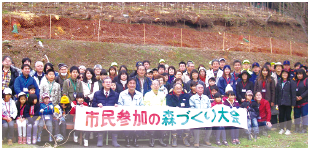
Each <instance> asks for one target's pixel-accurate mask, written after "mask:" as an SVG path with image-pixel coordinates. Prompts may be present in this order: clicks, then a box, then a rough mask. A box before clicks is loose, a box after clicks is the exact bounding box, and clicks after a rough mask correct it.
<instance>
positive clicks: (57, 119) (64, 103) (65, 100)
mask: <svg viewBox="0 0 310 150" xmlns="http://www.w3.org/2000/svg"><path fill="white" fill-rule="evenodd" d="M70 109H71V105H70V101H69V97H68V96H62V97H61V99H60V103H59V104H58V105H56V106H55V107H54V118H53V123H54V126H55V136H54V137H55V139H56V141H57V142H61V141H62V140H63V139H64V136H66V135H67V132H66V127H67V121H68V120H67V118H68V117H67V115H68V114H69V112H70ZM59 128H60V129H59ZM59 130H60V131H61V134H60V131H59Z"/></svg>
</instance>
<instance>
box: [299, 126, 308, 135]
mask: <svg viewBox="0 0 310 150" xmlns="http://www.w3.org/2000/svg"><path fill="white" fill-rule="evenodd" d="M307 127H308V126H307V125H303V126H302V130H301V131H300V133H307V132H308V130H307Z"/></svg>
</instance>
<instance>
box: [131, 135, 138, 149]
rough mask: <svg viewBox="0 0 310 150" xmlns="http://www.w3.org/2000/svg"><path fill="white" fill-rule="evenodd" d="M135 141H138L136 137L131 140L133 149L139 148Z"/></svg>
mask: <svg viewBox="0 0 310 150" xmlns="http://www.w3.org/2000/svg"><path fill="white" fill-rule="evenodd" d="M137 141H138V137H135V138H134V139H133V144H132V145H133V146H134V147H139V145H138V144H137Z"/></svg>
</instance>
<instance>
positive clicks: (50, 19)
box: [50, 15, 52, 39]
mask: <svg viewBox="0 0 310 150" xmlns="http://www.w3.org/2000/svg"><path fill="white" fill-rule="evenodd" d="M51 38H52V15H50V39H51Z"/></svg>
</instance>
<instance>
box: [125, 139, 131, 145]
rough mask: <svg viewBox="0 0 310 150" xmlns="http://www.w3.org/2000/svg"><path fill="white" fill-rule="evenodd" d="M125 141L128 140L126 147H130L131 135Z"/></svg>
mask: <svg viewBox="0 0 310 150" xmlns="http://www.w3.org/2000/svg"><path fill="white" fill-rule="evenodd" d="M125 142H126V147H130V140H129V137H126V139H125Z"/></svg>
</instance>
